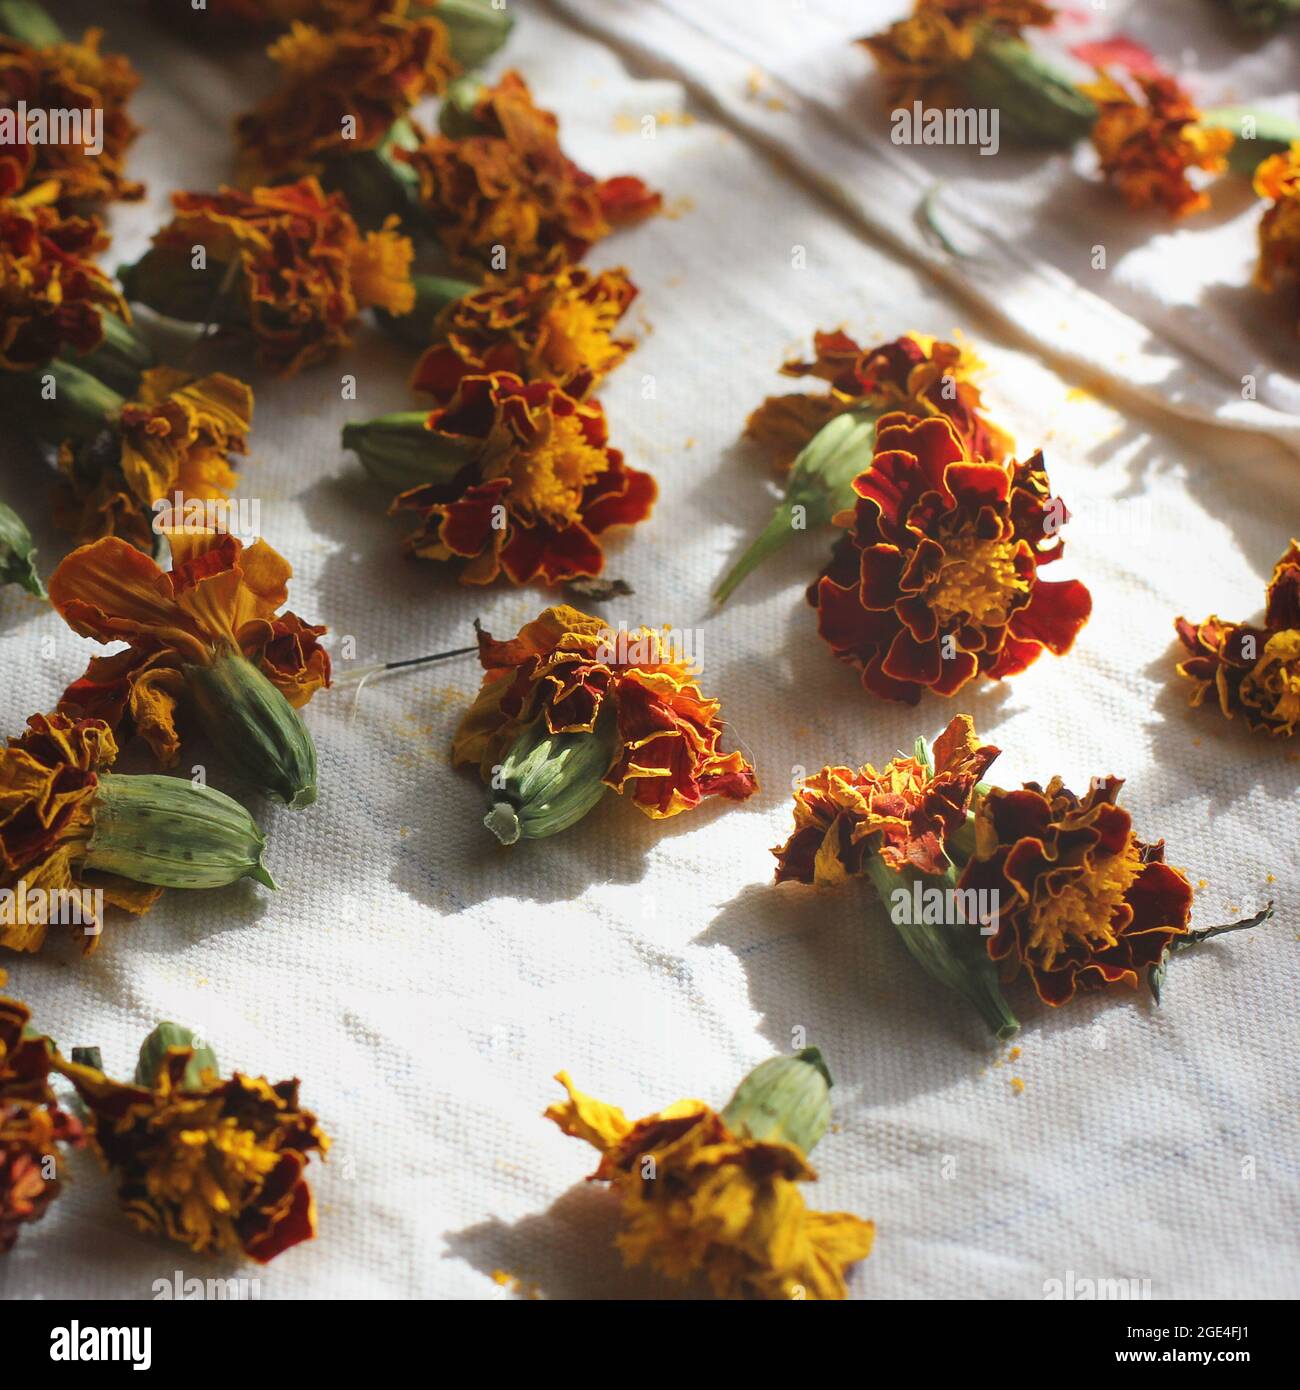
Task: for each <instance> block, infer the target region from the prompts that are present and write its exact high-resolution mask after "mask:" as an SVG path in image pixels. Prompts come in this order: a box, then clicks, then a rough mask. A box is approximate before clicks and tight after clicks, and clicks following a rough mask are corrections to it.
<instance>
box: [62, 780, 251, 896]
mask: <svg viewBox="0 0 1300 1390" xmlns="http://www.w3.org/2000/svg"><path fill="white" fill-rule="evenodd" d="M265 848H266V837H265V836H264V835H263V834H262V832H261V831H260V830H259V829H258V828H257V826H256V824H255V823H254V821H253V818H252V816H250V815H249V814H248V812H247V811H246V810H245V809H244V808H243V807H242V806H241V805H240V804H239V802H237V801H235V800H234V799H233V798H231V797H229V796H227V795H226V794H225V793H224V792H219V791H217V790H216V789H215V788H213V787H198V786H195V785H194V783H192V782H190V781H188V780H187V779H186V778H184V777H165V776H161V775H159V774H157V773H147V774H142V775H135V774H128V773H112V772H110V773H107V774H105V775H104V776H103V777H102V778H101V779H100V783H99V787H98V789H97V791H96V795H95V801H94V804H93V807H92V811H91V832H90V840H89V841H88V843H87V845H86V849H85V857H84V859H83V861H82V863H83V865H84V867H85V868H87V869H92V870H98V871H99V872H100V873H106V874H117V875H118V876H119V877H121V878H129V879H132V880H133V881H134V882H136V883H152V884H154V885H156V886H157V887H159V888H224V887H225V886H226V884H228V883H236V882H238V880H239V879H241V878H251V879H255V880H256V881H257V882H258V883H261V884H264V885H265V886H266V887H267V888H274V887H275V886H276V884H275V880H274V879H273V878H272V877H271V875H270V873H268V872H267V869H266V866H265V865H264V864H263V863H262V852H263V851H264V850H265Z"/></svg>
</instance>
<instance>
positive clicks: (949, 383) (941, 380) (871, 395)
mask: <svg viewBox="0 0 1300 1390" xmlns="http://www.w3.org/2000/svg"><path fill="white" fill-rule="evenodd" d="M977 367H978V364H977V363H976V362H975V361H974V360H973V359H972V357H971V354H970V353H969V352H963V351H962V349H961V348H959V347H954V346H953V344H951V343H943V342H940V341H939V340H938V339H936V338H930V337H927V336H925V335H923V334H920V333H907V334H904V335H903V336H902V337H901V338H895V339H893V341H891V342H888V343H881V344H880V345H879V346H877V347H868V348H863V347H859V346H858V344H857V343H856V342H854V340H853V339H852V338H850V337H849V335H848V334H847V333H843V332H840V331H838V330H836V331H834V332H830V333H816V334H814V335H813V359H812V361H811V362H805V361H801V360H799V359H798V358H795V359H794V360H792V361H789V362H787V363H785V365H784V366H783V367H782V368H781V374H782V375H783V376H795V377H802V376H813V377H817V378H819V379H820V380H822V381H825V382H829V383H830V390H829V391H828V392H827V393H826V394H825V395H807V394H804V393H798V392H797V393H795V394H793V395H788V396H769V397H768V398H767V400H766V401H764V402H763V404H762V405H761V406H759V408H758V409H757V410H756V411H754V413H753V414H752V415H751V416H750V417H749V421H748V423H747V425H746V427H745V432H746V434H748V435H749V436H750V438H751V439H755V440H757V441H758V442H759V443H760V444H763V445H764V446H765V447H766V448H767V449H768V450H769V451H770V452H771V454H772V457H773V461H774V462H775V463H777V464H778V465H779V466H781V467H788V466H789V465H790V463H791V462H793V460H794V458H795V456H796V455H797V454H798V453H799V451H800V450H801V449H802V448H803V447H804V446H805V445H806V444H807V443H808V441H809V440H810V439H812V437H813V436H814V435H815V434H816V433H817V431H818V430H820V429H821V427H822V426H823V425H824V424H826V422H827V421H828V420H832V419H834V418H835V416H837V415H841V414H843V413H844V412H845V411H846V410H860V409H862V408H864V407H867V408H870V409H872V410H879V411H889V410H902V411H906V412H907V413H908V414H909V415H917V416H921V417H924V416H927V415H943V416H946V417H947V419H949V420H950V421H951V422H952V424H953V426H954V428H955V429H956V431H957V433H958V434H959V435H960V436H961V438H962V439H963V440H964V441H965V443H966V447H967V449H968V451H969V453H970V456H971V457H972V458H984V459H992V460H994V461H995V462H1000V461H1001V460H1002V459H1004V458H1005V457H1006V456H1007V454H1008V453H1010V451H1011V449H1012V447H1013V446H1012V442H1011V438H1010V436H1009V435H1007V434H1006V433H1005V432H1004V431H1002V430H1000V429H998V427H997V426H996V425H993V424H991V423H990V422H989V421H988V420H986V419H985V418H984V416H983V414H982V405H981V402H980V393H979V389H978V388H977V387H976V386H975V385H974V383H973V382H972V381H971V376H972V374H973V373H974V372H975V371H976V370H977Z"/></svg>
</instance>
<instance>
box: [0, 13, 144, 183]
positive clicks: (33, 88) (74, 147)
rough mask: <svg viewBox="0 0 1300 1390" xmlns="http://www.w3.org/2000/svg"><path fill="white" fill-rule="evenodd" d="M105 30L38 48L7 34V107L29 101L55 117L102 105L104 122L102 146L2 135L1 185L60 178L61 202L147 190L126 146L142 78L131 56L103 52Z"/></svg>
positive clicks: (2, 57)
mask: <svg viewBox="0 0 1300 1390" xmlns="http://www.w3.org/2000/svg"><path fill="white" fill-rule="evenodd" d="M102 37H103V31H102V30H100V29H87V30H86V33H85V35H84V36H83V37H82V39H81V40H80V42H68V43H59V44H51V45H49V46H47V47H44V48H36V47H33V46H31V45H29V44H26V43H22V42H20V41H19V40H17V39H11V38H5V37H3V36H0V108H4V107H7V108H9V111H8V112H6V113H5V114H6V115H9V116H10V118H11V119H15V118H16V113H17V112H18V111H19V110H20V109H21V108H20V105H19V103H25V105H26V110H27V111H28V112H29V113H34V112H40V113H44V114H45V115H46V119H47V120H48V118H49V113H50V112H55V111H76V112H88V111H93V112H96V113H99V112H101V111H102V112H103V123H104V127H103V137H104V139H103V150H102V152H101V153H99V154H92V153H91V152H90V150H89V149H88V148H86V146H84V145H82V144H79V143H78V144H57V143H54V142H52V141H50V140H48V139H46V140H43V141H39V142H37V141H32V140H30V139H28V138H24V140H23V141H19V140H17V139H13V138H0V187H5V188H10V189H12V188H26V187H31V186H32V185H36V184H41V183H44V182H46V181H47V180H54V181H55V182H56V183H57V185H58V200H59V202H60V203H66V204H69V205H77V204H81V203H102V202H109V201H112V200H114V199H126V200H135V199H138V198H142V197H143V196H144V185H143V184H140V183H136V182H134V181H133V180H130V179H128V178H127V177H126V174H125V162H126V152H127V149H128V148H129V146H130V144H131V142H132V141H133V140H134V139H135V137H136V135H137V133H138V131H137V129H136V126H135V125H134V124H133V122H132V121H131V119H130V118H129V117H128V116H127V114H126V105H127V102H128V100H129V99H130V97H131V94H132V93H133V92H134V91H135V89H136V87H138V86H139V84H140V79H139V77H138V76H137V75H136V73H135V71H134V69H133V68H132V67H131V64H130V63H129V62H128V61H127V59H125V58H123V57H121V56H120V55H119V54H106V53H101V52H100V47H99V45H100V39H101V38H102ZM97 119H98V116H97ZM4 132H5V125H4V121H3V117H0V135H3V134H4ZM6 166H9V167H8V168H6Z"/></svg>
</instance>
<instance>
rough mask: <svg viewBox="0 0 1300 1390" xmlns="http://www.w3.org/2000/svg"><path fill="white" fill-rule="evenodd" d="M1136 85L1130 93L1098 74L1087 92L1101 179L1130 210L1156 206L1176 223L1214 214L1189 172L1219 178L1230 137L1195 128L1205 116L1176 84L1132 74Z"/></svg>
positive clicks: (1222, 132)
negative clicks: (1094, 108) (1095, 112)
mask: <svg viewBox="0 0 1300 1390" xmlns="http://www.w3.org/2000/svg"><path fill="white" fill-rule="evenodd" d="M1132 83H1133V86H1132V88H1129V87H1125V86H1124V85H1123V84H1122V83H1120V82H1119V81H1117V80H1116V79H1115V78H1113V77H1111V76H1110V74H1109V73H1107V72H1106V71H1105V70H1104V69H1098V80H1097V81H1096V82H1094V83H1091V84H1089V85H1087V86H1085V87H1084V88H1083V91H1084V92H1085V94H1086V95H1087V96H1089V97H1091V98H1092V99H1093V100H1094V101H1095V102H1096V103H1097V105H1098V107H1099V109H1100V115H1099V116H1098V118H1097V123H1096V125H1094V127H1093V131H1092V143H1093V145H1094V146H1095V147H1096V150H1097V154H1098V155H1099V156H1100V159H1101V169H1102V173H1103V174H1104V175H1105V177H1106V179H1107V180H1108V181H1109V182H1110V183H1113V184H1114V185H1115V187H1116V188H1118V189H1119V191H1120V192H1121V193H1122V194H1123V195H1124V198H1125V199H1126V201H1127V202H1128V204H1129V206H1130V207H1135V208H1141V207H1150V206H1153V205H1155V204H1159V205H1161V206H1163V207H1164V208H1166V209H1167V210H1168V211H1169V212H1171V213H1173V214H1174V216H1175V217H1186V216H1187V215H1188V214H1190V213H1194V212H1200V211H1201V210H1202V209H1204V208H1207V207H1209V205H1210V200H1209V197H1208V196H1207V195H1206V194H1205V193H1202V192H1200V191H1199V190H1198V189H1197V188H1195V187H1194V186H1193V184H1192V183H1191V181H1190V180H1189V179H1188V177H1187V173H1188V170H1190V169H1203V170H1205V171H1206V172H1208V173H1212V174H1221V173H1222V172H1223V171H1224V170H1225V169H1226V168H1227V167H1228V162H1227V153H1228V151H1229V149H1231V148H1232V140H1233V136H1232V132H1231V131H1230V130H1222V129H1206V128H1204V127H1201V126H1198V125H1197V121H1199V120H1200V115H1201V113H1200V112H1199V111H1198V110H1197V109H1196V106H1195V105H1194V104H1193V102H1192V100H1191V98H1190V97H1189V96H1188V94H1187V93H1186V92H1185V91H1184V90H1183V89H1182V88H1181V87H1180V86H1179V85H1178V83H1177V82H1176V81H1175V80H1174V78H1172V77H1167V76H1164V75H1163V74H1156V75H1150V76H1148V75H1143V74H1135V75H1134V76H1133V78H1132Z"/></svg>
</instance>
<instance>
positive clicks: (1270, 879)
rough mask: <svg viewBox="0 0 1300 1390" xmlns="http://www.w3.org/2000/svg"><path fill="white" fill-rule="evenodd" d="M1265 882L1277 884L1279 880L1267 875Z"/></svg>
mask: <svg viewBox="0 0 1300 1390" xmlns="http://www.w3.org/2000/svg"><path fill="white" fill-rule="evenodd" d="M1264 882H1265V883H1276V882H1277V879H1275V878H1274V877H1273V875H1272V874H1265V875H1264Z"/></svg>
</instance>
